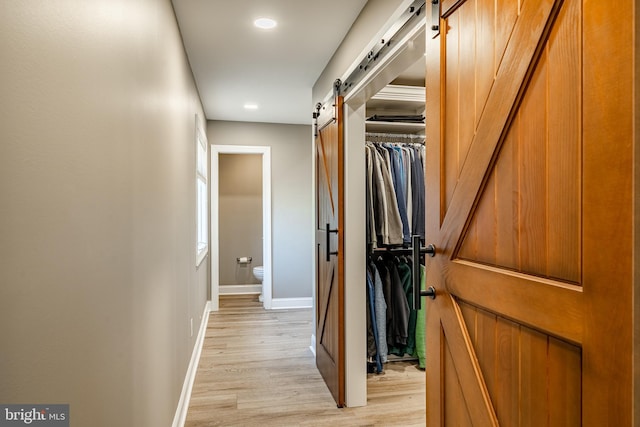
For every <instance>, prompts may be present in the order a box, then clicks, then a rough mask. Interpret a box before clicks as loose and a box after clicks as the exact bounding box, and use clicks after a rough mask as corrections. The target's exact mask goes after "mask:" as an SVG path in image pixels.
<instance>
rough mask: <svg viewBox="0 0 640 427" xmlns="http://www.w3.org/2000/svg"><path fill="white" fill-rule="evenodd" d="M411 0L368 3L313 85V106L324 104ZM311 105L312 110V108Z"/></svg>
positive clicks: (372, 1) (373, 1)
mask: <svg viewBox="0 0 640 427" xmlns="http://www.w3.org/2000/svg"><path fill="white" fill-rule="evenodd" d="M410 4H411V0H369V1H368V2H367V4H366V5H365V6H364V8H362V11H361V12H360V15H359V16H358V18H357V19H356V21H355V22H354V23H353V25H352V26H351V29H350V30H349V32H348V33H347V35H346V36H345V38H344V40H343V41H342V43H341V44H340V46H339V47H338V49H337V50H336V52H335V53H334V54H333V56H332V57H331V60H330V61H329V63H328V64H327V66H326V67H325V69H324V70H323V71H322V74H321V75H320V77H318V80H316V83H315V84H314V86H313V93H312V101H313V105H315V104H316V103H318V102H323V101H324V100H325V97H326V96H327V95H328V94H330V93H331V91H332V90H333V89H332V88H333V82H334V81H335V80H336V79H338V78H341V79H342V78H344V74H345V73H346V72H347V71H349V70H350V69H351V67H352V65H354V64H356V63H359V62H360V61H361V60H362V59H363V58H364V53H365V52H367V51H369V50H370V49H371V48H373V47H374V44H372V43H375V42H376V41H377V40H379V39H380V38H381V37H382V35H383V34H384V32H385V30H386V28H388V26H389V24H390V23H393V22H395V21H396V20H397V19H398V17H399V16H400V15H401V14H402V12H404V10H403V9H402V7H403V6H404V5H406V6H408V5H410ZM313 105H312V107H313Z"/></svg>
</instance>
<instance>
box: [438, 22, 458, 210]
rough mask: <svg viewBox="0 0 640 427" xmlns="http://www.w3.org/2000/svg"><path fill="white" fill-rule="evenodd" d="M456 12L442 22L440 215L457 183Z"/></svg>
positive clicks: (445, 208) (446, 207) (449, 200)
mask: <svg viewBox="0 0 640 427" xmlns="http://www.w3.org/2000/svg"><path fill="white" fill-rule="evenodd" d="M459 17H460V16H459V15H458V14H454V15H453V16H451V17H450V18H449V19H447V20H446V21H445V22H446V24H445V25H446V28H447V34H446V39H444V43H445V44H446V46H445V50H446V63H445V76H446V77H445V81H446V83H445V85H444V105H445V111H444V116H445V120H446V124H445V127H444V140H443V147H442V148H443V151H444V152H443V156H444V170H445V177H444V182H443V187H444V188H443V193H444V206H443V207H442V212H443V216H444V214H445V213H446V212H447V210H448V208H449V204H450V203H451V198H452V197H453V192H454V190H455V189H456V184H457V182H458V165H459V158H460V153H459V151H458V150H459V143H458V141H459V140H460V129H459V123H460V120H459V114H460V113H459V111H460V99H459V93H460V59H459V58H460V49H459V47H460V46H459V29H460V20H459Z"/></svg>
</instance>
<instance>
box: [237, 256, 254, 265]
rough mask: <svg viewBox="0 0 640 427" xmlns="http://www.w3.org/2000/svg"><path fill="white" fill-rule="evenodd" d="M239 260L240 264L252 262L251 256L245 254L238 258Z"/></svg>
mask: <svg viewBox="0 0 640 427" xmlns="http://www.w3.org/2000/svg"><path fill="white" fill-rule="evenodd" d="M237 260H238V264H249V263H250V262H251V257H247V256H243V257H240V258H237Z"/></svg>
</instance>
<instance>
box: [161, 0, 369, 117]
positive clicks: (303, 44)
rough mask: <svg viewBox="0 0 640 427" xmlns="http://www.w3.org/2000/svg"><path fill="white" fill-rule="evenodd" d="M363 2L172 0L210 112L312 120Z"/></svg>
mask: <svg viewBox="0 0 640 427" xmlns="http://www.w3.org/2000/svg"><path fill="white" fill-rule="evenodd" d="M366 2H367V0H346V1H345V0H320V1H318V0H173V6H174V10H175V13H176V17H177V19H178V25H179V26H180V32H181V34H182V38H183V41H184V46H185V49H186V51H187V55H188V57H189V62H190V64H191V69H192V70H193V74H194V77H195V80H196V85H197V87H198V91H199V93H200V97H201V99H202V104H203V106H204V111H205V115H206V116H207V119H209V120H232V121H247V122H269V123H295V124H309V123H310V122H311V118H310V117H311V110H312V100H311V91H312V88H313V85H314V83H315V82H316V80H317V79H318V77H319V76H320V74H321V73H322V70H323V69H324V67H325V66H326V64H327V63H328V62H329V60H330V59H331V56H332V55H333V53H334V52H335V50H336V49H337V48H338V46H339V45H340V42H341V41H342V39H343V38H344V36H345V35H346V34H347V32H348V31H349V28H350V27H351V24H352V23H353V21H355V19H356V18H357V16H358V14H359V13H360V11H361V10H362V8H363V7H364V5H365V4H366ZM260 17H269V18H273V19H275V20H276V21H277V22H278V26H277V27H276V28H275V29H272V30H260V29H258V28H256V27H254V25H253V21H254V20H255V19H257V18H260ZM329 22H330V23H331V26H330V27H328V26H327V25H326V23H329ZM246 103H255V104H257V105H258V109H256V110H246V109H245V108H244V105H245V104H246Z"/></svg>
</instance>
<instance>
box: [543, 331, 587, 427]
mask: <svg viewBox="0 0 640 427" xmlns="http://www.w3.org/2000/svg"><path fill="white" fill-rule="evenodd" d="M548 359H549V417H550V419H552V420H556V421H557V422H558V424H559V425H563V426H567V427H569V426H576V427H577V426H580V425H582V356H581V352H580V348H578V347H576V346H573V345H570V344H567V343H565V342H563V341H560V340H557V339H555V338H552V337H550V338H549V356H548Z"/></svg>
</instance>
